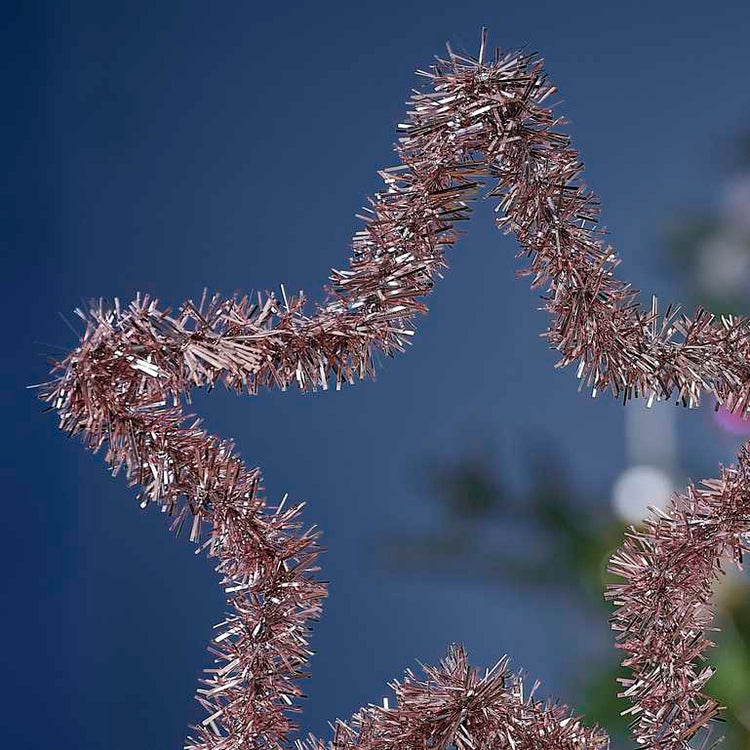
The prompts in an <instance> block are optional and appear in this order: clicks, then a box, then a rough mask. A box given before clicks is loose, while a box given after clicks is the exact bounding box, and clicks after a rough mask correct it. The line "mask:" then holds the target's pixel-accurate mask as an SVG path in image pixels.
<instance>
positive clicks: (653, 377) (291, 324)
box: [42, 34, 750, 750]
mask: <svg viewBox="0 0 750 750" xmlns="http://www.w3.org/2000/svg"><path fill="white" fill-rule="evenodd" d="M419 75H421V76H422V77H423V78H424V79H426V83H427V88H426V90H424V91H418V92H415V93H414V94H413V96H412V97H411V99H410V102H409V111H408V113H407V119H406V122H405V123H404V124H403V125H400V126H399V132H400V139H399V141H398V144H397V146H396V151H397V153H398V156H399V158H400V161H401V164H400V166H398V167H392V168H390V169H385V170H382V171H381V172H380V176H381V177H382V179H383V181H384V183H385V188H384V190H383V191H382V192H380V193H378V194H376V195H375V196H374V197H373V198H372V199H371V204H370V206H369V207H368V208H367V209H365V212H364V214H363V215H362V216H361V217H360V218H362V219H363V222H364V223H363V227H362V229H361V230H360V231H358V232H357V233H356V234H355V236H354V240H353V252H352V257H351V258H350V263H349V267H348V269H346V270H341V271H334V272H333V274H332V276H331V286H330V287H329V289H328V290H327V293H328V296H327V298H326V300H325V301H324V302H323V303H321V304H318V305H317V306H315V307H314V308H313V309H312V311H306V310H307V306H306V303H305V299H304V297H303V295H302V294H299V295H297V296H291V297H290V296H287V294H286V292H285V290H284V289H283V288H282V290H281V294H280V295H279V296H277V295H274V294H267V295H258V296H257V298H251V297H233V298H230V299H222V298H219V297H213V298H211V299H206V298H204V299H203V300H202V301H201V303H200V304H198V305H194V304H193V303H192V302H187V303H185V304H184V305H182V307H180V308H179V309H178V310H176V311H174V312H173V311H170V310H164V309H161V308H160V307H159V306H158V304H157V302H156V301H154V300H151V299H149V298H148V297H139V298H137V299H136V300H135V301H134V302H132V303H130V304H129V305H127V306H126V307H120V304H119V302H117V301H116V302H115V304H114V306H111V307H109V306H105V305H104V303H99V304H98V305H94V306H92V308H91V309H90V310H88V311H86V312H83V311H79V314H80V315H81V317H82V318H83V319H84V321H85V323H86V332H85V334H84V335H83V337H82V340H81V342H80V344H79V346H78V347H77V348H76V349H75V350H74V351H72V352H71V353H70V354H69V355H68V356H67V357H66V358H65V359H63V360H62V361H61V362H59V363H57V365H56V368H55V373H54V375H55V379H54V380H53V381H52V382H50V383H48V384H46V385H45V386H44V387H43V390H42V397H43V398H44V400H45V401H47V402H48V403H49V404H50V405H51V407H52V408H53V409H55V410H56V411H57V413H58V415H59V418H60V427H61V429H63V430H64V431H66V432H68V433H70V434H80V435H82V436H83V438H84V440H85V442H86V444H87V445H88V447H89V448H91V449H92V450H94V451H97V450H100V449H101V450H103V451H104V452H105V459H106V462H107V463H108V465H109V466H110V468H111V469H112V471H113V473H117V472H118V471H121V470H122V471H123V472H124V474H125V475H126V477H127V480H128V482H129V483H130V484H131V485H139V486H140V494H139V498H140V500H141V503H142V505H143V506H146V505H148V504H150V503H154V504H156V505H158V506H160V508H161V509H162V510H163V511H164V512H165V513H167V514H168V515H169V516H171V517H172V519H173V522H172V528H173V529H175V530H176V531H178V532H179V530H180V529H181V528H182V527H183V526H185V525H187V526H189V528H190V532H189V533H190V538H191V539H192V540H193V541H194V542H196V543H198V544H199V545H200V546H201V548H202V549H203V548H205V549H207V550H208V553H209V554H210V555H212V556H213V557H214V558H215V559H216V560H217V570H218V571H219V573H220V575H221V577H222V585H223V586H224V588H225V590H226V593H227V596H228V602H229V614H227V616H226V618H225V620H224V621H223V622H221V623H220V624H219V625H218V626H217V634H216V636H215V637H214V638H213V640H212V641H211V645H210V651H211V653H212V654H213V656H214V664H213V666H212V667H211V668H210V669H207V670H206V674H205V678H204V679H203V680H202V684H201V687H200V689H199V690H198V696H197V697H198V700H199V701H200V703H201V704H202V705H203V706H204V707H205V710H206V713H207V718H206V719H205V720H204V721H203V722H202V723H201V724H200V725H199V726H197V727H194V728H193V730H192V731H193V734H192V736H191V737H190V738H189V739H188V742H187V745H186V747H187V748H189V749H190V750H198V749H201V750H208V749H209V748H211V749H212V750H230V749H231V750H239V749H240V748H242V749H245V750H246V749H249V748H252V749H255V748H258V749H260V748H282V747H288V746H289V742H290V740H289V737H290V735H291V733H292V732H293V731H295V729H296V725H295V722H294V721H293V715H294V713H295V712H297V711H299V699H300V698H301V697H302V691H301V689H300V686H299V681H300V679H301V678H303V677H305V676H306V668H307V662H308V657H309V656H310V653H311V652H310V650H309V647H308V636H309V628H310V624H311V622H312V621H314V620H315V619H316V618H317V617H318V616H319V614H320V611H321V606H322V600H323V598H324V597H325V595H326V586H325V584H324V583H323V582H321V581H320V580H318V578H317V577H316V575H317V571H318V568H317V565H316V558H317V556H318V553H319V548H318V533H317V532H316V531H315V529H314V528H313V529H306V528H304V527H303V526H302V524H301V521H300V507H299V506H295V505H288V506H287V505H286V503H284V502H282V503H281V504H280V505H279V506H278V507H269V506H268V505H267V504H266V502H265V501H264V499H263V498H262V497H261V496H260V494H259V492H260V472H259V470H258V469H253V468H247V467H246V466H245V465H244V464H243V463H242V462H241V461H240V459H239V458H238V457H237V456H236V455H235V453H234V450H233V445H232V444H231V443H230V442H227V441H223V440H220V439H218V438H216V437H213V436H211V435H208V434H207V433H206V432H205V431H204V430H203V429H202V428H201V426H200V423H199V421H197V420H193V419H192V418H190V417H187V416H186V415H185V413H184V411H183V406H184V404H185V402H186V401H189V391H190V390H191V389H192V388H193V387H199V388H200V387H211V386H214V385H215V384H217V383H222V384H223V385H224V386H225V387H227V388H230V389H234V390H237V391H243V392H247V393H250V394H254V393H257V392H258V391H259V390H260V389H264V388H281V389H286V388H287V387H289V386H290V385H292V384H295V383H296V384H297V385H298V387H299V388H301V389H304V390H315V389H317V388H324V389H325V388H328V387H330V386H334V387H336V388H339V387H340V386H341V384H342V383H344V382H348V383H353V382H354V381H356V380H360V379H363V378H367V377H370V376H372V374H373V368H374V362H373V358H374V356H375V355H376V354H377V353H381V354H386V355H389V356H390V355H393V354H395V353H397V352H400V351H403V350H404V348H405V346H406V345H407V344H408V342H409V340H410V337H411V336H412V335H413V333H414V324H415V320H416V317H417V315H418V314H419V313H423V312H424V311H425V310H426V307H425V304H424V301H423V300H424V298H425V296H426V295H427V294H428V293H429V292H430V290H431V289H432V286H433V283H434V280H435V279H436V278H437V277H439V276H440V275H441V272H442V271H443V270H444V269H445V267H446V261H445V253H446V251H447V250H448V249H449V248H450V247H451V246H452V245H453V243H454V242H455V241H456V239H457V232H456V230H455V228H454V227H455V224H456V222H459V221H463V220H466V219H468V218H469V215H470V201H471V200H472V199H473V198H475V197H476V195H477V193H478V190H479V188H480V186H481V185H482V183H486V182H489V183H490V188H489V195H490V196H493V197H495V198H497V200H498V207H497V211H498V214H499V218H498V224H499V226H500V227H502V228H503V229H504V230H505V231H507V232H512V233H513V234H515V236H516V237H517V239H518V241H519V243H520V247H521V252H520V253H519V256H525V257H526V259H527V262H526V266H525V268H524V270H523V271H522V273H523V274H524V275H527V276H529V277H530V278H531V284H532V288H534V289H539V290H541V291H542V293H543V299H544V308H545V309H546V310H547V311H548V313H549V315H550V325H549V328H548V330H547V331H546V332H545V334H544V336H545V338H546V339H547V341H548V342H549V344H550V345H551V346H552V347H554V348H555V349H557V350H558V351H559V352H560V355H561V359H560V362H559V366H564V365H568V364H571V363H577V366H578V376H579V378H580V379H581V383H582V385H585V386H587V387H588V388H591V389H592V390H593V393H594V395H596V394H597V393H598V392H602V391H606V390H609V391H611V392H612V394H613V395H614V396H616V397H619V398H622V399H623V400H624V401H627V400H628V399H630V398H631V397H641V398H645V399H647V400H648V401H649V402H651V401H653V400H654V399H666V398H669V397H674V399H675V401H677V402H679V403H682V404H684V405H686V406H694V405H696V404H697V403H698V401H699V398H700V395H701V393H702V392H703V391H708V392H710V393H712V394H713V395H714V396H715V397H716V398H717V399H718V400H719V401H720V402H721V403H723V404H725V405H726V406H727V407H728V408H729V409H731V410H733V411H734V412H736V413H741V414H747V413H748V411H750V361H748V337H747V327H748V323H747V320H745V319H738V318H734V317H722V318H720V319H716V318H715V317H714V316H713V315H711V314H709V313H706V312H705V311H702V310H698V311H697V312H696V313H695V314H694V315H693V316H692V317H687V316H686V315H684V314H681V313H680V312H679V311H678V310H677V309H673V308H671V307H670V308H667V310H666V311H665V313H664V314H660V313H659V311H658V309H657V304H656V301H655V300H653V301H652V303H651V304H650V306H649V307H648V308H645V309H644V308H642V307H641V306H640V304H639V302H638V297H637V293H636V292H635V291H634V290H633V289H631V287H630V286H629V285H628V284H626V283H624V282H622V281H618V280H617V279H616V278H615V276H614V271H615V269H616V266H617V265H618V263H619V261H618V259H617V256H616V255H615V253H614V251H613V250H612V248H611V247H610V246H608V245H607V244H605V242H604V241H603V239H602V233H601V231H600V230H598V229H597V223H596V222H597V217H598V212H599V205H598V200H597V198H596V196H594V194H593V193H592V192H591V191H590V190H589V189H588V188H587V187H586V186H585V185H584V183H583V182H582V180H581V173H582V169H583V167H582V164H581V163H580V161H579V158H578V153H577V152H576V151H575V150H574V149H573V148H572V147H571V144H570V140H569V137H568V136H567V135H565V134H564V133H563V132H561V131H560V130H559V126H560V125H561V124H563V120H562V119H561V118H559V117H557V116H556V115H555V114H554V112H553V109H552V108H551V106H550V105H548V104H545V102H547V101H548V100H549V98H550V97H551V96H552V95H553V94H554V92H555V89H554V87H553V86H551V85H550V84H549V83H548V82H547V81H546V78H545V75H544V72H543V69H542V61H541V60H540V59H539V58H537V57H536V56H535V55H530V54H525V53H515V52H514V53H506V54H501V53H500V52H496V53H495V54H494V56H493V57H492V58H491V59H487V57H486V39H485V36H484V34H483V36H482V43H481V48H480V52H479V55H478V57H477V58H470V57H464V56H460V55H457V54H455V53H453V52H450V54H449V57H448V59H446V60H438V61H437V63H436V65H434V66H433V67H432V68H431V69H430V70H428V71H419ZM749 465H750V456H749V455H748V452H747V450H743V451H742V453H741V454H740V456H739V461H738V464H737V466H736V467H733V468H728V469H723V470H722V474H721V477H720V479H718V480H711V481H707V482H704V485H703V487H702V488H700V489H699V488H696V487H689V488H688V489H687V491H686V493H685V494H684V495H682V496H679V497H677V498H675V499H674V500H673V503H672V506H671V507H670V508H669V509H668V510H667V511H665V512H662V513H659V514H657V515H653V516H652V517H651V518H650V519H649V520H648V521H647V522H646V525H645V526H644V527H643V528H642V529H640V530H635V529H633V530H631V532H630V533H629V534H628V536H627V539H626V540H625V544H624V545H623V547H622V548H621V549H620V550H619V551H618V552H617V553H616V554H615V555H614V556H613V558H612V561H611V568H612V570H613V571H614V572H615V573H617V574H618V575H619V576H620V577H621V578H622V579H623V582H622V583H619V584H617V585H616V586H613V587H612V588H611V589H610V591H609V592H608V596H609V597H610V598H611V599H612V600H613V601H614V602H615V603H616V605H617V607H618V609H617V612H616V614H615V616H614V618H613V627H614V629H615V630H616V631H617V633H618V645H619V647H620V648H622V649H623V651H624V652H625V653H626V660H625V662H624V664H625V665H626V666H627V667H629V668H630V670H631V673H632V674H631V677H629V678H628V679H627V680H625V681H624V684H623V691H622V696H623V697H625V698H628V699H629V700H630V701H631V702H632V704H633V705H632V708H631V709H630V710H631V711H632V713H633V714H634V724H633V730H634V734H635V736H636V738H637V739H638V741H639V744H640V745H641V746H642V747H655V748H664V749H667V748H669V749H670V750H677V749H684V748H687V747H688V742H689V740H690V739H691V738H692V737H694V736H695V735H696V733H697V732H698V730H700V729H701V728H703V727H704V726H705V725H706V724H707V723H708V722H709V720H710V719H712V718H713V717H714V716H716V714H717V711H718V708H719V707H718V706H717V705H716V704H715V702H713V701H712V700H711V699H709V698H708V697H706V696H705V695H704V694H703V692H702V691H703V687H704V685H705V683H706V681H707V680H708V678H709V677H710V675H711V670H710V668H709V667H706V666H703V651H704V650H705V649H706V648H707V647H708V646H709V645H711V644H710V642H709V640H708V639H707V638H706V636H705V635H704V633H705V631H706V629H707V628H708V627H709V626H710V622H711V607H710V590H711V584H712V582H713V580H714V578H715V577H716V576H717V574H719V572H720V567H719V563H720V560H721V559H725V558H728V559H731V560H734V561H735V562H739V561H740V559H741V556H742V551H743V549H744V546H745V541H746V534H747V533H748V531H750V513H749V508H748V487H750V473H749V470H748V466H749ZM204 529H207V530H208V531H207V532H204ZM204 534H205V536H204ZM392 687H393V689H394V690H395V693H396V698H397V701H396V704H395V705H394V706H393V707H387V706H384V707H382V708H381V707H377V706H371V707H368V708H364V709H362V710H361V711H360V713H358V714H357V715H356V716H355V717H354V718H353V720H352V721H350V722H348V723H346V724H345V723H343V722H338V723H337V724H336V728H335V733H334V736H333V738H332V739H331V741H330V742H329V743H328V744H327V745H324V743H321V742H320V741H318V740H315V739H312V738H311V739H310V740H306V741H303V742H300V741H298V744H299V745H300V747H302V746H304V747H306V748H309V750H317V749H318V748H323V747H324V746H326V747H330V748H331V749H332V750H339V749H341V750H344V748H347V749H348V748H352V749H353V748H362V749H366V750H375V748H378V749H379V750H380V749H382V750H386V748H388V749H391V748H393V749H396V748H404V749H406V748H409V749H412V748H434V749H436V750H440V749H441V748H445V747H448V746H451V745H453V746H455V747H457V748H460V749H461V750H464V748H466V749H469V748H471V749H472V750H474V749H475V748H487V749H489V748H512V749H514V750H532V749H533V750H553V748H554V749H555V750H558V749H560V748H566V749H567V748H569V749H571V750H573V749H578V748H580V749H583V748H586V749H587V750H598V749H599V748H604V747H606V746H607V744H608V739H607V736H606V734H605V733H603V732H602V731H601V730H598V729H587V728H585V727H583V726H582V725H581V724H580V723H579V722H578V720H577V719H575V717H572V716H571V715H570V713H569V712H568V711H567V710H566V709H565V708H564V707H560V706H555V705H552V704H547V703H540V702H538V701H536V700H535V699H534V698H533V696H532V695H525V694H524V689H523V682H522V681H521V679H520V678H519V677H518V676H514V675H512V674H511V673H509V671H508V668H507V662H506V661H504V660H503V661H501V662H500V664H498V665H497V666H496V668H495V669H494V670H491V671H489V672H487V673H484V674H480V673H479V672H477V671H476V670H474V669H472V668H470V667H469V666H468V663H467V660H466V656H465V654H464V652H463V651H462V650H461V649H460V648H458V647H453V648H452V649H451V650H450V652H449V654H448V656H447V658H446V659H445V660H444V661H443V662H442V663H441V665H440V666H439V667H437V668H428V669H426V673H425V677H424V679H423V680H421V681H420V680H418V679H417V678H416V677H415V676H414V675H413V674H411V673H407V676H406V679H405V680H404V681H403V682H401V683H394V685H393V686H392Z"/></svg>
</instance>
